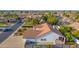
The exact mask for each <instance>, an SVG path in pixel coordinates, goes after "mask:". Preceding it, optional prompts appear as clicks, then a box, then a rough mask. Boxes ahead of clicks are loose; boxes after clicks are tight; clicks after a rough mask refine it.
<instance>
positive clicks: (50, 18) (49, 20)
mask: <svg viewBox="0 0 79 59" xmlns="http://www.w3.org/2000/svg"><path fill="white" fill-rule="evenodd" d="M47 22H48V23H49V24H56V22H57V19H56V18H55V17H53V16H49V17H48V20H47Z"/></svg>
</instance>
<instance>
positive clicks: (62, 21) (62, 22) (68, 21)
mask: <svg viewBox="0 0 79 59" xmlns="http://www.w3.org/2000/svg"><path fill="white" fill-rule="evenodd" d="M71 23H73V21H72V20H71V19H69V18H67V17H62V18H61V19H60V20H59V22H58V24H59V25H66V24H71Z"/></svg>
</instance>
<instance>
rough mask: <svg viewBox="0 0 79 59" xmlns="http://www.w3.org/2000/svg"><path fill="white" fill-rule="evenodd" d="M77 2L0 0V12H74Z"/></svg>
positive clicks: (62, 0)
mask: <svg viewBox="0 0 79 59" xmlns="http://www.w3.org/2000/svg"><path fill="white" fill-rule="evenodd" d="M77 4H78V0H0V10H30V9H31V10H61V9H62V10H71V9H72V10H75V9H79V8H78V7H79V6H78V5H77Z"/></svg>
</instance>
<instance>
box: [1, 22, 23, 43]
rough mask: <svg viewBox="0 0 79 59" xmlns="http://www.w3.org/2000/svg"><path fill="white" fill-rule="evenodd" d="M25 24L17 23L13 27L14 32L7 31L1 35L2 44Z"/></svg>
mask: <svg viewBox="0 0 79 59" xmlns="http://www.w3.org/2000/svg"><path fill="white" fill-rule="evenodd" d="M22 24H23V23H16V24H15V25H13V26H12V27H11V29H12V31H6V32H3V33H1V34H0V44H1V43H2V42H3V41H5V40H6V39H7V38H8V37H9V36H10V35H11V34H12V33H13V32H14V31H16V30H17V28H19V27H20V26H21V25H22Z"/></svg>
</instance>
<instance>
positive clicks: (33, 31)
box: [24, 23, 51, 38]
mask: <svg viewBox="0 0 79 59" xmlns="http://www.w3.org/2000/svg"><path fill="white" fill-rule="evenodd" d="M50 31H51V29H50V28H49V26H48V24H47V23H44V24H39V25H36V26H34V27H33V28H29V29H28V30H26V31H25V33H24V38H36V37H39V36H41V35H43V34H45V33H47V32H50Z"/></svg>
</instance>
